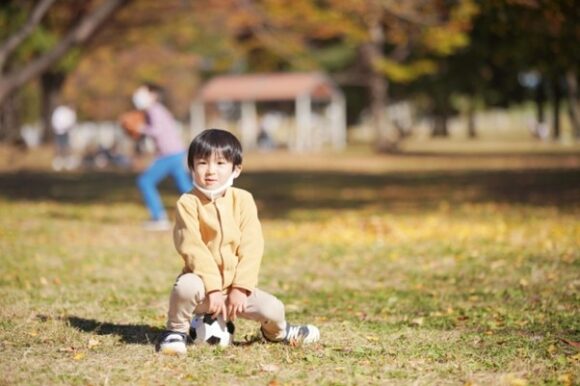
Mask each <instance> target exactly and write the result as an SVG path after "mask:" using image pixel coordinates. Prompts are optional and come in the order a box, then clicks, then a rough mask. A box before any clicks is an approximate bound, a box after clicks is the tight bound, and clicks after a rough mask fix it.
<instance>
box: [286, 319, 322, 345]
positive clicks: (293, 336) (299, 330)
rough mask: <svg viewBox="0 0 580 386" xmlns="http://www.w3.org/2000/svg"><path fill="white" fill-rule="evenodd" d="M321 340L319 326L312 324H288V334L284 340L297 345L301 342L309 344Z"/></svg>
mask: <svg viewBox="0 0 580 386" xmlns="http://www.w3.org/2000/svg"><path fill="white" fill-rule="evenodd" d="M318 340H320V331H319V330H318V327H316V326H313V325H311V324H307V325H305V326H293V325H291V324H287V325H286V336H285V337H284V340H283V342H284V343H287V344H290V345H293V346H294V345H297V344H300V343H303V344H309V343H315V342H318Z"/></svg>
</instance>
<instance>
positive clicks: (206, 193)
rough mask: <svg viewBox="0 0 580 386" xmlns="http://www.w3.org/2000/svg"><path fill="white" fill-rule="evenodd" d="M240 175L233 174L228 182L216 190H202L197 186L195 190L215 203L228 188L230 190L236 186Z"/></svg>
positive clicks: (237, 173)
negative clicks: (235, 183)
mask: <svg viewBox="0 0 580 386" xmlns="http://www.w3.org/2000/svg"><path fill="white" fill-rule="evenodd" d="M239 175H240V173H239V172H237V171H236V172H233V173H232V174H231V175H230V178H228V180H227V181H226V182H224V184H223V185H222V186H218V187H217V188H215V189H205V188H202V187H201V186H197V185H195V188H196V189H197V190H199V191H200V192H202V193H203V195H204V196H206V197H207V198H209V199H210V200H211V201H215V199H216V198H218V197H220V196H221V195H222V194H223V193H224V192H225V191H226V189H227V188H229V187H230V186H232V185H233V184H234V179H236V178H237V177H238V176H239ZM194 184H195V178H194Z"/></svg>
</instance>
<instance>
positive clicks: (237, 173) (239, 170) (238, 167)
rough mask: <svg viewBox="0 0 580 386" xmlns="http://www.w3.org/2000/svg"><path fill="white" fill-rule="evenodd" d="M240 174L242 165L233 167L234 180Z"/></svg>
mask: <svg viewBox="0 0 580 386" xmlns="http://www.w3.org/2000/svg"><path fill="white" fill-rule="evenodd" d="M240 174H242V165H238V166H234V178H238V177H239V176H240Z"/></svg>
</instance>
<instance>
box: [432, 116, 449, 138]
mask: <svg viewBox="0 0 580 386" xmlns="http://www.w3.org/2000/svg"><path fill="white" fill-rule="evenodd" d="M431 136H432V137H448V136H449V130H448V129H447V114H446V113H445V112H444V111H441V112H439V113H436V114H435V117H434V119H433V131H432V132H431Z"/></svg>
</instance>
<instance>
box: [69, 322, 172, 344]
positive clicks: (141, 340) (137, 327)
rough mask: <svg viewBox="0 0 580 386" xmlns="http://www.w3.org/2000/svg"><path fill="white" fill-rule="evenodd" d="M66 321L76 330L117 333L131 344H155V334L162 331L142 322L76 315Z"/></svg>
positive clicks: (106, 333)
mask: <svg viewBox="0 0 580 386" xmlns="http://www.w3.org/2000/svg"><path fill="white" fill-rule="evenodd" d="M67 321H68V323H69V324H70V325H71V326H72V327H74V328H76V329H77V330H80V331H84V332H90V333H94V334H97V335H117V336H119V337H121V339H122V341H123V342H125V343H132V344H155V341H156V339H157V336H158V335H159V334H160V333H161V332H162V331H163V330H162V329H160V328H157V327H151V326H147V325H144V324H114V323H108V322H99V321H97V320H94V319H84V318H79V317H77V316H69V317H68V318H67Z"/></svg>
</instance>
